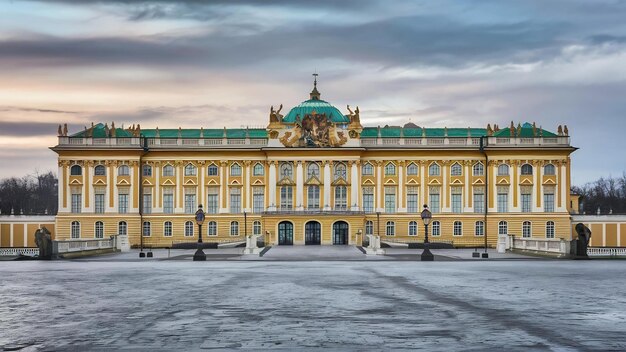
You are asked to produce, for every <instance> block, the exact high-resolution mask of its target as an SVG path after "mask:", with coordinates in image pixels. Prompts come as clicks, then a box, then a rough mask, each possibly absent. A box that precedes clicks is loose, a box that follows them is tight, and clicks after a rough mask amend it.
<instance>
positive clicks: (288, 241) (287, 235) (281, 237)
mask: <svg viewBox="0 0 626 352" xmlns="http://www.w3.org/2000/svg"><path fill="white" fill-rule="evenodd" d="M278 244H279V245H287V246H291V245H293V224H292V223H290V222H289V221H283V222H280V223H279V224H278Z"/></svg>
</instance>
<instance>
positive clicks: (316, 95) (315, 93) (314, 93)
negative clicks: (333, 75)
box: [310, 73, 320, 100]
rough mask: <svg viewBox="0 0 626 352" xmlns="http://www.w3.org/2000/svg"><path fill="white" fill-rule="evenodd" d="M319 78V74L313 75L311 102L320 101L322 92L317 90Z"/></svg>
mask: <svg viewBox="0 0 626 352" xmlns="http://www.w3.org/2000/svg"><path fill="white" fill-rule="evenodd" d="M317 76H319V75H318V74H317V73H314V74H313V77H314V79H313V90H312V91H311V93H310V95H311V100H320V92H319V91H318V90H317Z"/></svg>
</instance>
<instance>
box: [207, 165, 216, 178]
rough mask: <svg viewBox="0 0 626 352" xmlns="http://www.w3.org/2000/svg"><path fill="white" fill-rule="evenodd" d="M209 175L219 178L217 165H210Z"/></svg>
mask: <svg viewBox="0 0 626 352" xmlns="http://www.w3.org/2000/svg"><path fill="white" fill-rule="evenodd" d="M207 174H208V175H209V176H217V174H218V169H217V165H215V164H211V165H209V167H208V168H207Z"/></svg>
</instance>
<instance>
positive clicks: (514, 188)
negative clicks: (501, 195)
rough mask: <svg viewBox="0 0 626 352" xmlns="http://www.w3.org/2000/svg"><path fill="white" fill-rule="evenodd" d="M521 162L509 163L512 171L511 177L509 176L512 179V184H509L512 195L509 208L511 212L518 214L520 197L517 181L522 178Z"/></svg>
mask: <svg viewBox="0 0 626 352" xmlns="http://www.w3.org/2000/svg"><path fill="white" fill-rule="evenodd" d="M522 164H523V163H522V161H521V160H515V161H513V162H511V169H512V170H513V175H511V177H513V182H511V192H512V193H513V207H512V208H511V209H512V210H511V211H512V212H515V213H518V212H520V211H521V208H522V207H521V204H520V203H521V199H520V197H521V195H520V192H519V190H520V187H519V181H520V180H521V177H522Z"/></svg>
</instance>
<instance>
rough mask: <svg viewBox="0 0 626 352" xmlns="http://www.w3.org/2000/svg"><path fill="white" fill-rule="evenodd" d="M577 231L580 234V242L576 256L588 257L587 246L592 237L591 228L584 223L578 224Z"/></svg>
mask: <svg viewBox="0 0 626 352" xmlns="http://www.w3.org/2000/svg"><path fill="white" fill-rule="evenodd" d="M576 233H577V234H578V242H577V246H576V256H577V257H583V258H587V247H589V240H590V239H591V230H590V229H589V228H588V227H587V226H585V225H584V224H583V223H578V224H576Z"/></svg>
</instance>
